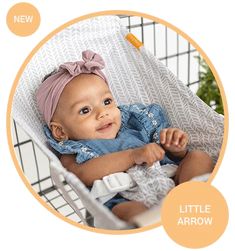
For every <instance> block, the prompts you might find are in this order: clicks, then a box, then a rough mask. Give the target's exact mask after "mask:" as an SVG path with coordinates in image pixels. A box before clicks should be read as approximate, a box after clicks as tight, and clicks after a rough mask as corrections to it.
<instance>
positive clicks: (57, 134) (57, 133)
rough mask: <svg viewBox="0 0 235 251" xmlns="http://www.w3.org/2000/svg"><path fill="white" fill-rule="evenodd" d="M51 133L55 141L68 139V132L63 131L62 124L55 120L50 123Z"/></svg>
mask: <svg viewBox="0 0 235 251" xmlns="http://www.w3.org/2000/svg"><path fill="white" fill-rule="evenodd" d="M50 129H51V133H52V136H53V138H54V139H56V140H57V141H63V140H68V139H69V137H68V134H67V133H65V131H64V128H63V126H62V125H61V124H60V123H57V122H51V123H50Z"/></svg>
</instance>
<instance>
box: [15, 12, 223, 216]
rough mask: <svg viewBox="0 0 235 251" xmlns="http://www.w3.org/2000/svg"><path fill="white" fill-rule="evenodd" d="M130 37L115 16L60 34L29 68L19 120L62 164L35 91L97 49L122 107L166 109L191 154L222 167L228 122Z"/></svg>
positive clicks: (18, 100)
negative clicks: (48, 135) (55, 73)
mask: <svg viewBox="0 0 235 251" xmlns="http://www.w3.org/2000/svg"><path fill="white" fill-rule="evenodd" d="M127 33H128V32H127V30H126V29H125V28H123V27H122V26H121V23H120V20H119V18H118V17H115V16H101V17H96V18H92V19H88V20H85V21H81V22H78V23H76V24H73V25H71V26H69V27H68V28H66V29H64V30H63V31H61V32H59V33H58V34H57V35H55V36H54V37H53V38H52V39H50V40H49V41H48V42H47V43H46V44H44V45H43V46H42V47H41V48H40V49H39V51H38V52H37V53H36V54H35V55H34V56H33V58H32V59H31V61H30V62H29V64H28V65H27V67H26V68H25V71H24V73H23V74H22V76H21V78H20V81H19V84H18V87H17V90H16V92H15V96H14V100H13V107H12V115H13V118H14V119H15V120H16V122H17V123H18V124H19V125H20V126H21V127H22V128H23V129H24V130H25V131H26V132H27V133H28V134H29V135H30V137H32V139H33V140H34V141H35V142H36V143H37V144H38V145H39V147H40V148H41V149H42V150H43V151H44V153H46V154H47V156H48V157H49V158H50V159H54V160H56V161H58V160H57V159H56V156H55V155H54V154H53V153H52V152H51V151H50V150H48V148H47V145H46V138H45V136H44V133H43V130H42V118H41V116H40V114H39V112H38V110H37V107H36V102H35V90H36V89H37V88H38V85H39V84H40V81H41V80H42V78H43V77H44V76H45V75H46V74H47V73H50V72H51V71H52V70H54V68H55V67H57V66H59V65H60V64H61V63H64V62H66V61H75V60H78V59H80V58H81V52H82V51H83V50H86V49H91V50H93V51H95V52H97V53H99V54H101V55H102V57H103V58H104V60H105V62H106V68H105V71H104V72H105V74H106V77H107V79H108V81H109V84H110V87H111V89H112V92H113V94H114V96H115V98H116V100H117V102H118V104H130V103H136V102H140V103H144V104H149V103H158V104H160V105H161V106H162V107H163V108H164V109H165V110H166V112H167V114H168V117H169V119H170V123H171V124H172V126H173V127H178V128H181V129H182V130H184V131H186V132H187V133H188V134H189V136H190V148H197V149H202V150H205V151H207V152H208V153H209V154H211V156H212V157H213V159H214V160H215V161H216V159H217V158H218V154H219V152H220V148H221V144H222V139H223V127H224V125H223V117H221V116H220V115H218V114H217V113H216V112H214V111H213V110H212V109H211V108H209V107H208V106H207V105H205V104H204V103H203V102H202V101H201V100H200V99H199V98H198V97H196V96H195V95H194V94H193V93H192V92H191V91H190V90H189V89H188V88H187V87H186V86H185V85H184V84H183V83H181V82H180V81H179V80H177V78H176V77H175V76H174V75H173V74H172V73H171V72H170V71H169V69H168V68H167V67H165V66H164V65H163V64H162V63H161V62H160V61H159V60H157V59H156V58H155V57H154V56H153V55H152V54H151V53H150V52H148V51H147V50H145V48H143V47H142V48H141V50H140V51H139V50H137V49H136V48H135V47H133V46H132V44H130V43H129V42H128V41H127V40H126V39H125V35H126V34H127ZM42 168H43V167H42ZM61 168H62V167H61ZM63 171H64V172H66V171H65V170H63ZM84 189H85V188H84ZM83 203H84V205H85V206H87V207H89V203H90V199H88V200H87V201H86V198H85V199H84V198H83ZM92 207H93V208H94V207H96V206H94V205H93V206H92ZM93 212H95V209H94V210H93Z"/></svg>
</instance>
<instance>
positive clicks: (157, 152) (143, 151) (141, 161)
mask: <svg viewBox="0 0 235 251" xmlns="http://www.w3.org/2000/svg"><path fill="white" fill-rule="evenodd" d="M164 155H165V151H164V150H163V149H162V147H160V146H159V145H157V144H156V143H150V144H147V145H145V146H142V147H139V148H135V149H132V158H133V160H134V162H135V164H137V165H146V166H148V167H149V166H152V165H153V163H154V162H155V161H158V160H162V159H163V158H164Z"/></svg>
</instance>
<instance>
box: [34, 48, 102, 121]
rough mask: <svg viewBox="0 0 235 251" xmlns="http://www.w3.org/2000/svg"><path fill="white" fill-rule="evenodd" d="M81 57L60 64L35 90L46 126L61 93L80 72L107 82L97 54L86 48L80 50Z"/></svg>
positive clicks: (100, 59) (100, 58)
mask: <svg viewBox="0 0 235 251" xmlns="http://www.w3.org/2000/svg"><path fill="white" fill-rule="evenodd" d="M82 59H83V61H76V62H67V63H64V64H62V65H60V67H59V70H58V71H57V72H56V73H55V74H52V75H51V76H49V77H48V78H47V79H46V80H45V81H43V83H42V84H41V85H40V87H39V89H38V90H37V92H36V100H37V104H38V108H39V111H40V113H41V114H42V115H43V117H44V120H45V122H46V123H47V125H48V126H49V125H50V121H51V118H52V116H53V114H54V112H55V110H56V107H57V104H58V102H59V98H60V95H61V93H62V92H63V90H64V88H65V86H66V85H67V84H68V83H69V82H70V81H71V80H72V79H73V78H75V77H76V76H78V75H80V74H82V73H88V74H89V73H93V74H96V75H98V76H100V77H101V78H102V79H103V80H104V81H105V82H106V83H107V79H106V77H105V75H104V73H103V72H102V71H101V70H102V69H103V68H104V67H105V63H104V60H103V59H102V57H101V56H100V55H99V54H97V53H95V52H93V51H90V50H86V51H83V52H82Z"/></svg>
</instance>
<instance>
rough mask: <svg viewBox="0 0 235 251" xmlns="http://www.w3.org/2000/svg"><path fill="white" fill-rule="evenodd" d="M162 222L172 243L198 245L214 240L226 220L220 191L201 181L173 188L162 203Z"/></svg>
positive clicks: (225, 223) (224, 203)
mask: <svg viewBox="0 0 235 251" xmlns="http://www.w3.org/2000/svg"><path fill="white" fill-rule="evenodd" d="M161 217H162V224H163V227H164V229H165V231H166V232H167V234H168V235H169V236H170V238H172V239H173V240H174V241H175V242H176V243H178V244H180V245H182V246H185V247H188V248H201V247H205V246H208V245H210V244H211V243H213V242H215V241H216V240H217V239H218V238H219V237H220V236H221V235H222V233H223V232H224V230H225V228H226V225H227V223H228V207H227V204H226V201H225V199H224V198H223V196H222V195H221V193H220V192H219V191H218V190H217V189H216V188H214V187H213V186H210V185H209V184H207V183H203V182H193V181H192V182H186V183H183V184H181V185H179V186H177V187H176V188H174V189H173V190H172V191H171V192H170V193H169V194H168V196H167V197H166V199H165V201H164V203H163V206H162V212H161Z"/></svg>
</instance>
